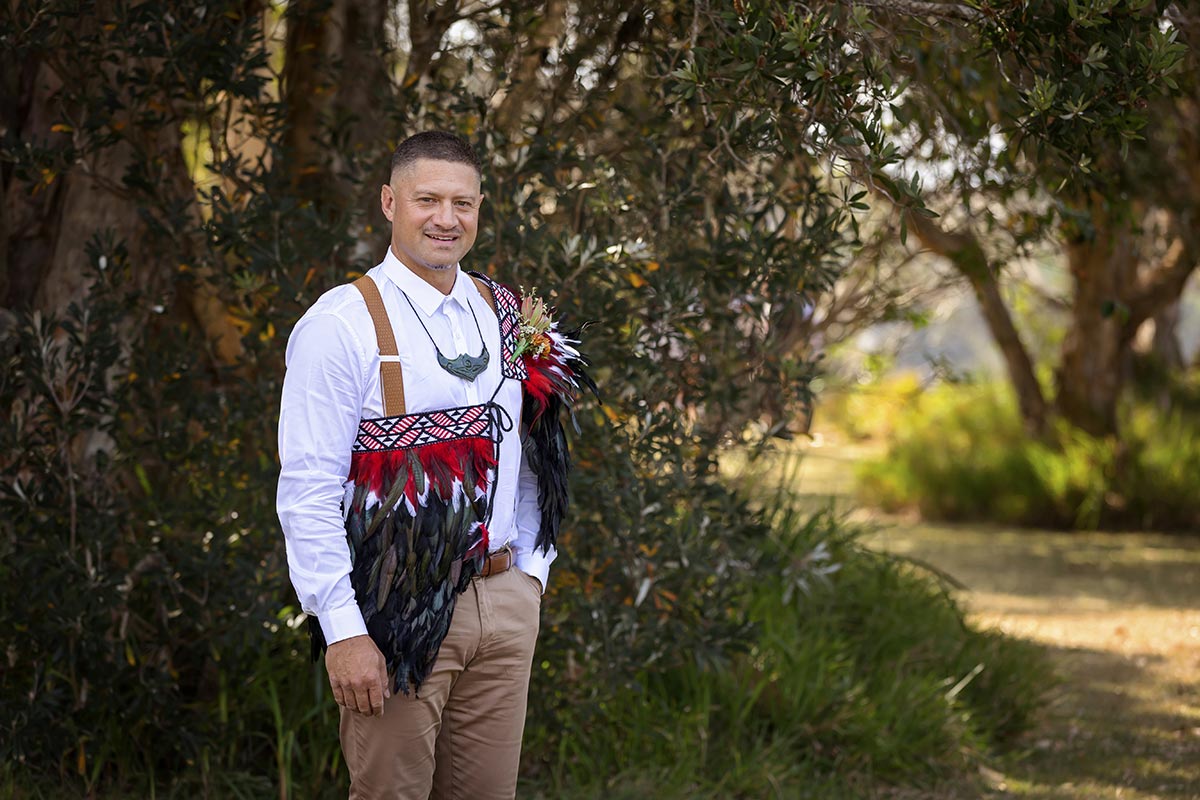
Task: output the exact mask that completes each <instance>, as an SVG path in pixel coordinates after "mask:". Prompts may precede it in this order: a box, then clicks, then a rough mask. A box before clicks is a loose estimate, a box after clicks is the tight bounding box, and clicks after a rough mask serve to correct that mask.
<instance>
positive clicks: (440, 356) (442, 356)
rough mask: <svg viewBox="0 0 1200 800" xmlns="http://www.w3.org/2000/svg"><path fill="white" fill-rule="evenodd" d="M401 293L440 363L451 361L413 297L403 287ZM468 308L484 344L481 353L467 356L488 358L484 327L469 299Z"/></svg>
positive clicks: (476, 331) (480, 341)
mask: <svg viewBox="0 0 1200 800" xmlns="http://www.w3.org/2000/svg"><path fill="white" fill-rule="evenodd" d="M397 288H399V287H397ZM400 294H401V295H402V296H403V297H404V300H405V301H406V302H407V303H408V307H409V308H411V309H412V312H413V316H414V317H416V318H417V322H418V323H420V325H421V330H423V331H425V335H426V336H428V337H429V343H430V344H432V345H433V349H434V351H436V352H437V354H438V363H441V362H442V361H449V360H450V359H448V358H446V356H445V354H444V353H442V348H440V347H438V343H437V339H434V338H433V334H432V333H430V332H429V328H428V327H427V326H426V325H425V320H423V319H421V314H420V312H419V311H417V307H416V306H414V305H413V301H412V298H410V297H409V296H408V292H406V291H404V290H403V289H400ZM467 309H468V310H469V311H470V312H471V319H473V320H475V333H477V334H478V335H479V343H480V345H482V349H481V350H480V351H479V355H477V356H471V355H470V352H469V351H468V353H467V357H468V358H486V356H487V342H485V341H484V340H483V328H481V327H480V326H479V317H477V316H476V315H475V307H474V306H473V305H471V301H470V300H468V301H467ZM459 357H461V354H460V355H459V356H456V358H459ZM484 363H485V364H486V363H487V362H486V361H484ZM443 368H444V367H443ZM451 374H456V373H451ZM456 377H460V378H461V377H463V376H462V375H456ZM471 380H474V376H472V377H471Z"/></svg>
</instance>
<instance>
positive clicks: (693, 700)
mask: <svg viewBox="0 0 1200 800" xmlns="http://www.w3.org/2000/svg"><path fill="white" fill-rule="evenodd" d="M774 516H775V519H774V529H775V534H774V535H773V536H771V537H770V538H769V539H768V540H767V541H768V542H769V544H768V546H766V547H765V548H763V549H762V550H761V552H760V553H759V555H758V558H757V561H756V563H755V564H754V569H753V570H752V574H753V575H754V576H755V579H754V580H752V581H749V582H746V583H745V584H743V592H744V593H743V595H742V597H741V600H740V604H742V605H745V606H746V607H747V608H748V609H749V611H750V617H751V619H752V620H753V622H754V623H755V626H756V627H755V635H754V638H753V644H752V647H751V648H750V649H749V650H748V651H746V652H744V653H741V654H739V655H737V656H735V657H734V658H733V659H732V660H731V661H730V663H729V664H728V665H727V666H726V667H724V668H712V667H708V666H705V665H703V664H699V663H695V662H691V663H689V662H684V663H676V664H675V665H674V666H671V667H656V668H654V669H644V670H642V671H641V672H640V673H639V675H638V679H637V681H636V682H635V683H633V684H631V685H629V686H624V687H610V688H608V689H606V690H605V691H604V692H603V697H602V699H600V701H599V702H596V703H595V704H594V705H593V706H591V707H590V708H589V711H588V713H587V717H586V720H587V725H586V727H584V728H579V729H572V730H571V731H570V732H569V733H568V734H567V735H564V736H563V738H562V739H560V740H559V741H560V744H559V748H558V750H557V751H555V752H553V753H552V757H551V758H549V759H548V760H547V762H546V769H545V771H544V773H542V774H540V775H539V776H538V777H539V780H537V781H536V782H532V783H530V784H528V785H527V786H526V789H525V790H523V792H522V794H523V795H524V794H526V793H527V792H528V794H530V795H531V796H537V797H568V796H569V797H599V796H601V795H603V796H606V797H613V796H615V797H634V796H645V795H646V793H648V792H649V793H653V794H654V796H656V797H678V798H710V797H711V798H730V797H747V798H752V797H762V796H765V795H766V794H768V793H771V794H775V795H782V796H796V797H820V798H824V799H826V800H828V799H829V798H840V797H846V798H861V797H866V796H871V795H872V794H873V793H874V792H875V791H876V790H878V789H879V788H880V787H882V786H885V785H888V784H897V783H899V784H906V785H912V784H916V785H931V784H935V783H938V782H939V781H942V780H944V779H947V778H954V777H959V776H961V775H962V774H963V772H964V770H966V768H968V767H969V766H971V765H973V764H975V763H977V761H978V759H979V757H980V755H981V754H982V753H984V752H986V751H987V750H989V749H991V748H994V747H995V746H997V745H1002V744H1004V743H1006V742H1008V741H1009V740H1011V738H1012V737H1013V736H1014V735H1016V734H1017V733H1019V732H1021V731H1023V730H1025V729H1026V728H1027V727H1028V726H1029V724H1030V722H1031V720H1032V715H1033V713H1034V711H1035V710H1036V708H1037V706H1038V703H1039V701H1040V698H1041V696H1042V695H1043V693H1044V691H1045V689H1046V688H1047V687H1048V685H1049V683H1050V678H1049V672H1048V668H1047V663H1046V660H1045V658H1044V657H1043V656H1042V655H1041V654H1040V653H1039V652H1038V651H1036V649H1035V648H1034V647H1033V646H1032V645H1028V644H1019V643H1016V642H1013V641H1011V640H1008V639H1005V638H1004V637H1002V636H1000V635H999V634H995V633H981V632H978V631H975V630H972V629H971V628H969V627H968V626H967V625H966V624H965V623H964V621H963V619H962V616H961V613H960V611H959V609H958V608H957V606H956V605H955V603H954V602H953V601H952V600H950V599H949V598H948V597H947V595H946V593H945V592H944V591H943V589H942V587H941V586H940V585H939V584H938V583H937V582H936V581H935V580H934V579H933V578H931V577H930V576H928V575H926V574H922V573H920V572H918V571H916V570H915V569H914V568H912V567H911V566H908V565H905V564H904V563H902V562H898V561H895V560H893V559H891V558H889V557H887V556H884V555H881V554H878V553H874V552H871V551H868V550H865V549H863V548H862V547H860V546H859V545H858V544H857V541H856V531H854V530H853V529H851V528H848V527H847V526H846V525H845V524H844V523H842V522H839V521H838V520H837V519H835V518H834V517H832V516H831V515H829V514H818V515H816V516H811V517H808V518H806V519H804V518H801V517H800V516H799V515H798V514H796V513H795V512H794V511H789V512H788V513H786V514H775V515H774ZM797 582H800V586H802V587H803V588H799V587H798V586H797ZM786 597H790V599H785V598H786ZM579 721H582V720H576V722H579ZM531 744H533V745H534V747H535V749H541V745H542V744H544V741H543V740H541V739H539V738H538V737H534V741H533V742H531Z"/></svg>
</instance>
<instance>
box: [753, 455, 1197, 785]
mask: <svg viewBox="0 0 1200 800" xmlns="http://www.w3.org/2000/svg"><path fill="white" fill-rule="evenodd" d="M819 443H820V444H821V445H822V446H821V447H813V446H811V443H810V444H808V445H803V444H799V445H796V446H793V447H791V448H789V449H788V450H787V452H785V453H782V454H776V455H774V456H771V457H770V458H772V459H776V460H778V459H783V460H784V461H787V460H788V459H791V460H793V461H794V460H796V457H797V454H798V453H802V454H803V456H804V457H803V460H801V461H800V462H799V465H798V466H797V467H795V468H794V471H795V472H796V473H797V474H798V475H799V477H800V479H801V480H800V486H801V487H802V488H803V489H804V490H805V491H804V492H803V494H802V499H803V500H804V502H806V503H808V504H809V505H810V506H813V507H820V506H822V505H828V504H830V503H831V502H833V503H835V504H839V503H844V502H847V501H846V497H847V495H849V494H850V493H851V492H852V491H853V484H854V480H853V471H854V466H855V463H856V462H857V461H858V460H860V459H861V458H864V457H870V456H872V455H873V453H872V452H871V450H870V447H869V446H866V445H863V444H861V443H860V444H856V445H853V446H848V447H842V446H839V445H837V444H836V443H835V444H833V446H831V442H830V440H829V438H827V437H822V438H821V439H820V440H819ZM777 463H778V462H777V461H776V464H777ZM766 466H767V468H768V469H769V468H770V466H771V465H770V461H769V462H768V465H766ZM859 516H862V515H861V513H860V515H859ZM873 519H874V520H875V522H876V524H878V525H880V526H881V527H880V528H879V530H878V531H876V532H875V533H873V534H869V535H868V536H866V537H865V538H864V540H863V542H864V544H865V545H867V546H869V547H872V548H875V549H879V550H883V551H887V552H889V553H892V554H894V555H896V556H900V557H903V558H909V559H912V560H913V561H914V562H917V563H921V564H927V565H929V567H930V568H932V569H935V570H937V571H939V572H942V573H945V574H948V575H950V576H952V577H953V578H954V579H955V580H956V581H957V582H958V583H959V584H960V586H961V588H959V589H956V590H954V592H953V594H954V596H955V597H956V599H957V600H958V601H959V602H961V603H962V604H963V606H964V607H965V608H966V609H967V611H968V620H969V621H970V622H971V623H972V624H973V625H975V626H977V627H980V628H982V629H986V630H994V631H998V632H1001V633H1003V634H1005V635H1007V636H1011V637H1015V638H1018V639H1021V640H1024V641H1026V642H1028V643H1030V644H1031V645H1034V646H1036V647H1038V648H1039V649H1040V650H1041V651H1042V652H1044V653H1045V654H1046V655H1047V656H1048V657H1049V658H1050V659H1051V661H1052V663H1053V664H1054V667H1055V670H1056V672H1057V675H1058V680H1057V681H1056V682H1055V683H1054V685H1053V688H1052V689H1051V691H1050V693H1049V695H1048V701H1049V702H1048V705H1047V707H1046V710H1045V711H1044V713H1043V714H1042V715H1041V717H1040V719H1039V722H1038V724H1037V726H1036V727H1035V728H1034V729H1033V730H1031V731H1030V732H1028V733H1027V734H1025V735H1024V736H1022V737H1020V738H1019V739H1017V741H1016V742H1015V745H1014V747H1013V749H1012V750H1011V751H1010V752H1008V753H1006V754H1004V755H1002V756H999V757H995V758H992V759H989V760H988V761H987V766H986V768H985V769H984V770H983V771H982V772H981V775H982V776H983V778H984V780H983V783H984V785H983V787H982V788H981V787H980V786H971V785H965V786H955V785H952V784H950V785H943V786H941V787H938V788H935V789H930V790H927V791H926V790H918V791H916V792H914V793H910V792H905V791H899V792H898V793H897V795H896V796H897V797H904V798H909V797H911V798H914V799H915V798H921V800H959V799H960V798H961V799H963V800H965V799H966V798H980V797H986V798H993V799H994V800H1001V798H1003V799H1004V800H1008V799H1009V798H1011V799H1012V800H1018V799H1020V800H1117V798H1120V800H1195V798H1200V769H1197V765H1200V610H1197V609H1198V607H1200V603H1198V602H1197V601H1198V600H1200V540H1198V539H1197V538H1195V537H1189V536H1180V535H1179V534H1172V535H1162V534H1154V533H1145V532H1125V533H1062V532H1054V531H1044V530H1028V529H1019V530H1018V529H1012V528H1006V527H1003V526H996V525H985V524H930V523H923V522H919V521H916V520H914V519H912V518H906V517H895V516H893V517H880V516H877V515H876V516H874V517H873Z"/></svg>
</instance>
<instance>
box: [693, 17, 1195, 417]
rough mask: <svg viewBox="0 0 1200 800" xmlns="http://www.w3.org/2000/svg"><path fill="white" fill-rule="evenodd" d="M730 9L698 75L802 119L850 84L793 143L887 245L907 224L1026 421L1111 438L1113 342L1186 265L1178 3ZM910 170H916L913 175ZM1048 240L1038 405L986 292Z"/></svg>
mask: <svg viewBox="0 0 1200 800" xmlns="http://www.w3.org/2000/svg"><path fill="white" fill-rule="evenodd" d="M739 8H740V9H741V12H740V13H739V14H738V15H737V17H736V20H737V24H736V25H731V33H730V37H731V41H732V42H734V44H733V45H732V46H729V47H726V48H724V50H723V51H713V52H708V53H705V54H704V58H705V63H706V67H705V71H704V73H703V75H702V77H701V78H700V79H698V84H699V85H700V86H701V87H708V86H712V85H716V84H718V83H719V82H721V81H723V80H728V76H730V75H742V76H744V77H742V78H741V79H740V80H741V86H742V87H743V89H744V90H745V101H746V106H747V107H751V106H752V107H753V108H754V109H755V111H756V112H757V113H758V114H759V115H761V117H764V118H768V119H770V120H772V121H773V122H777V121H779V120H784V119H788V118H789V117H794V116H796V115H801V116H802V117H803V116H807V115H812V114H814V113H816V114H818V115H821V114H823V112H825V110H826V109H827V108H828V107H829V101H830V97H829V92H830V87H831V86H839V85H840V86H845V87H851V86H853V87H856V88H857V90H858V93H857V94H850V93H842V94H841V96H840V97H836V98H835V99H836V100H838V101H840V102H841V103H842V104H843V106H844V109H845V112H846V114H847V116H848V117H853V116H855V115H856V116H857V117H858V119H854V118H848V119H845V120H844V124H842V125H841V126H840V128H838V129H836V130H835V131H832V132H831V131H829V130H827V129H826V128H825V127H823V126H816V125H814V126H813V128H812V130H811V131H810V132H809V133H808V134H807V138H815V139H818V140H819V141H820V142H821V143H822V144H823V145H824V147H825V149H826V152H828V153H829V154H830V155H831V157H832V158H834V161H833V164H834V165H835V172H836V170H837V168H839V167H840V169H841V170H843V171H844V172H845V173H847V174H848V175H849V176H851V177H852V178H854V179H857V180H860V181H862V182H863V183H865V184H867V185H868V186H870V187H871V190H872V192H873V196H874V197H876V198H878V199H880V200H882V201H883V202H885V203H887V204H890V205H892V206H894V208H895V209H896V210H897V211H898V212H899V215H900V223H901V226H900V233H901V238H904V236H905V234H906V232H907V230H908V229H911V230H913V231H914V232H915V233H916V234H917V236H918V238H919V239H920V241H921V244H922V245H923V246H925V247H926V248H928V249H930V250H932V251H933V252H935V253H937V254H939V255H941V256H943V257H945V258H946V259H948V260H949V261H950V262H951V263H952V264H953V265H954V267H955V268H956V269H957V270H958V272H959V273H960V274H961V275H962V277H963V279H964V281H965V282H966V283H967V284H968V285H969V286H970V287H971V289H972V290H973V292H974V294H975V296H976V298H977V300H978V301H979V304H980V307H981V310H982V311H983V315H984V318H985V320H986V321H987V323H988V326H989V328H990V330H991V332H992V335H993V337H994V338H995V340H996V343H997V345H998V347H999V349H1000V351H1001V353H1002V355H1003V357H1004V360H1005V363H1006V365H1007V369H1008V374H1009V378H1010V381H1011V383H1012V385H1013V388H1014V391H1015V392H1016V394H1017V397H1018V401H1019V405H1020V408H1021V411H1022V414H1023V416H1024V418H1025V420H1026V423H1027V426H1028V428H1029V429H1030V430H1031V431H1033V432H1035V433H1038V432H1041V431H1043V430H1044V429H1045V426H1046V421H1047V417H1048V415H1049V413H1050V410H1051V409H1053V410H1054V413H1056V414H1057V415H1059V416H1061V417H1062V418H1064V419H1066V420H1067V421H1069V422H1071V423H1072V424H1074V425H1076V426H1077V427H1080V428H1082V429H1084V430H1087V431H1089V432H1092V433H1097V434H1108V433H1115V432H1116V430H1117V415H1116V410H1117V403H1118V400H1119V399H1120V397H1121V390H1122V388H1123V385H1124V375H1125V374H1126V371H1127V360H1128V357H1129V353H1130V345H1131V342H1132V339H1133V335H1134V334H1135V333H1136V331H1137V329H1138V327H1139V326H1140V325H1141V324H1142V323H1143V322H1144V321H1146V320H1147V319H1149V318H1151V317H1153V316H1154V315H1155V314H1157V313H1158V312H1159V311H1161V310H1163V309H1165V308H1167V307H1168V306H1169V305H1170V304H1171V303H1172V302H1173V301H1174V300H1176V299H1177V298H1178V297H1179V295H1180V293H1181V292H1182V289H1183V286H1184V284H1185V282H1186V280H1187V278H1188V276H1189V275H1190V274H1191V272H1192V271H1193V270H1194V268H1195V264H1196V258H1197V256H1196V250H1195V247H1194V244H1193V239H1194V234H1193V232H1192V231H1191V230H1190V228H1189V226H1188V225H1187V224H1186V223H1185V222H1184V221H1185V220H1187V219H1190V215H1191V214H1193V213H1194V211H1193V210H1192V209H1193V208H1194V200H1193V199H1192V197H1191V196H1190V195H1191V194H1194V193H1190V192H1189V191H1188V190H1187V189H1186V188H1182V187H1186V186H1190V185H1192V182H1193V180H1194V171H1195V164H1196V159H1195V153H1196V142H1195V136H1194V131H1195V125H1194V124H1191V123H1192V122H1193V121H1194V117H1195V113H1196V112H1195V108H1196V91H1197V90H1196V84H1195V78H1194V75H1195V64H1194V58H1193V57H1191V56H1190V55H1189V51H1188V48H1187V45H1185V42H1187V41H1191V40H1192V39H1194V38H1195V35H1196V33H1195V31H1196V28H1195V25H1196V22H1195V13H1194V10H1193V9H1192V8H1191V6H1190V5H1189V4H1183V3H1177V4H1169V3H1159V4H1158V5H1157V6H1155V7H1151V6H1150V4H1149V3H1148V2H1145V1H1144V0H1133V1H1132V2H1109V0H1098V1H1097V2H1088V3H1074V2H1072V3H1069V4H1061V3H1023V2H1021V3H1018V2H1012V3H1008V2H1005V3H994V2H993V3H988V4H986V5H983V6H979V7H975V6H973V5H963V4H955V3H912V2H884V1H883V0H880V2H870V3H858V4H854V5H849V4H848V5H843V6H839V7H837V8H827V9H826V10H824V11H821V12H813V13H810V12H806V11H804V10H802V9H797V8H795V7H792V6H789V5H787V4H766V5H756V6H754V7H753V8H750V7H739ZM814 31H821V32H823V33H824V34H825V35H833V36H837V37H839V38H840V39H841V40H842V41H844V42H845V43H846V49H845V52H843V53H840V54H835V56H834V58H833V59H831V60H827V59H826V58H824V57H823V54H822V53H821V52H820V51H819V50H817V49H816V48H813V47H812V46H811V42H812V39H813V32H814ZM696 61H697V63H701V57H700V56H699V55H698V56H697V58H696ZM871 98H873V100H872V99H871ZM864 101H866V102H864ZM872 102H873V103H874V105H875V106H881V105H886V107H887V115H886V120H887V122H886V124H880V125H876V124H875V123H874V121H875V120H881V119H885V117H883V116H880V115H878V114H874V115H872V114H869V113H867V109H868V108H869V107H870V105H871V103H872ZM1152 118H1153V119H1155V120H1158V121H1159V122H1160V124H1158V125H1148V123H1149V122H1150V120H1151V119H1152ZM804 140H805V137H804V136H802V137H801V139H800V141H804ZM922 172H923V173H925V174H926V175H930V174H932V175H934V176H935V177H934V178H932V179H929V180H926V181H925V184H924V185H921V184H920V182H919V177H918V176H919V175H920V174H921V173H922ZM1169 175H1175V176H1178V175H1187V176H1189V180H1187V181H1182V182H1181V181H1178V180H1174V181H1172V180H1169V179H1168V176H1169ZM935 212H936V213H935ZM1052 232H1053V233H1054V236H1055V238H1056V241H1057V243H1058V246H1060V247H1061V248H1062V251H1063V253H1064V256H1065V258H1066V259H1067V261H1068V263H1069V266H1070V271H1071V274H1072V278H1073V281H1074V292H1073V297H1072V299H1071V302H1070V309H1071V311H1070V316H1071V321H1070V327H1069V331H1068V335H1067V337H1066V339H1065V341H1064V344H1063V349H1062V353H1061V357H1060V363H1059V365H1058V373H1057V379H1056V391H1055V397H1054V399H1053V401H1048V400H1047V399H1046V398H1045V397H1044V395H1043V391H1042V388H1041V386H1040V384H1039V382H1038V380H1037V377H1036V374H1035V368H1034V363H1033V360H1032V358H1031V357H1030V356H1029V353H1028V349H1027V347H1026V346H1025V344H1024V343H1023V342H1022V338H1021V334H1020V332H1019V330H1018V328H1017V326H1016V324H1015V323H1014V321H1013V319H1012V314H1011V312H1010V310H1009V308H1008V307H1007V304H1006V302H1005V300H1004V298H1003V293H1002V291H1001V286H1002V280H1003V276H1004V265H1005V263H1006V262H1007V261H1008V260H1010V259H1011V258H1012V257H1013V256H1014V255H1015V254H1016V253H1018V252H1020V251H1021V250H1022V249H1023V248H1027V247H1028V246H1029V245H1030V244H1031V243H1032V242H1035V241H1038V240H1040V239H1044V238H1046V237H1050V236H1051V234H1052Z"/></svg>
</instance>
